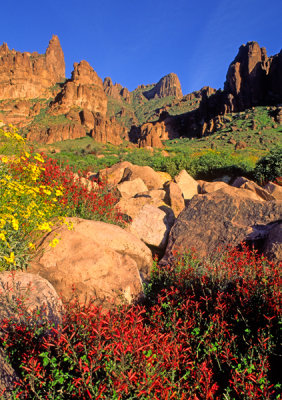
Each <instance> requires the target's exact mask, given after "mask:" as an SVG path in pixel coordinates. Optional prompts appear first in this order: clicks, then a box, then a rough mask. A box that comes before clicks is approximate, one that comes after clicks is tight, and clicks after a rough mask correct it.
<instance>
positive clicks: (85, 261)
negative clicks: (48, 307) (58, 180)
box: [27, 218, 152, 308]
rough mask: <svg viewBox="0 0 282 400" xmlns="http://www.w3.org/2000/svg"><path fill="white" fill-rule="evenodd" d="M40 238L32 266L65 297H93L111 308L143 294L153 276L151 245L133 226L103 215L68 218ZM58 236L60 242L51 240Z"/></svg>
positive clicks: (81, 299)
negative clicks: (144, 283) (110, 221)
mask: <svg viewBox="0 0 282 400" xmlns="http://www.w3.org/2000/svg"><path fill="white" fill-rule="evenodd" d="M67 222H68V225H69V226H70V225H72V226H73V229H71V230H70V229H69V228H68V227H67V226H66V224H63V225H60V226H58V227H55V228H54V229H53V230H52V232H50V233H49V234H47V235H45V236H44V237H43V239H41V241H40V242H39V245H38V247H37V252H36V255H35V257H34V259H33V260H32V262H31V263H30V265H29V266H28V268H27V270H28V271H29V272H32V273H36V274H39V275H40V276H42V277H44V278H45V279H47V280H48V281H49V282H51V283H52V285H53V286H54V288H55V289H56V291H57V293H59V294H60V295H61V296H62V298H63V299H64V300H67V301H68V300H70V299H71V298H72V296H73V290H72V286H73V285H75V289H76V295H77V296H78V299H79V302H81V303H85V302H86V303H87V302H88V301H89V300H90V299H93V300H94V302H95V303H96V304H102V305H104V306H105V307H106V308H107V307H108V306H109V305H111V304H112V303H113V302H114V303H115V304H117V303H121V302H126V303H132V302H133V301H135V300H136V299H137V298H139V297H141V296H142V295H143V289H142V281H143V280H145V279H148V277H149V274H150V271H151V267H152V256H151V252H150V250H149V249H148V247H147V246H146V245H145V244H144V243H143V242H142V241H141V240H139V239H138V238H136V237H135V236H134V235H133V234H131V233H130V232H126V231H125V230H124V229H122V228H120V227H118V226H115V225H111V224H106V223H104V222H98V221H88V220H83V219H79V218H68V219H67ZM55 238H58V240H59V243H58V244H57V245H56V247H50V245H49V244H50V242H51V241H53V239H55Z"/></svg>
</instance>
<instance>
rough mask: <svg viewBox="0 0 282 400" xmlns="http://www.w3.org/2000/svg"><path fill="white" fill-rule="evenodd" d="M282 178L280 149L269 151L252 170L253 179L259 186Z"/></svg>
mask: <svg viewBox="0 0 282 400" xmlns="http://www.w3.org/2000/svg"><path fill="white" fill-rule="evenodd" d="M281 176H282V147H278V148H277V149H275V150H271V151H270V152H269V154H267V155H266V156H264V157H262V158H261V159H260V160H259V161H258V162H257V164H256V167H255V169H254V178H255V180H257V181H258V182H259V183H260V184H264V183H266V182H269V181H274V180H275V179H276V178H278V177H281Z"/></svg>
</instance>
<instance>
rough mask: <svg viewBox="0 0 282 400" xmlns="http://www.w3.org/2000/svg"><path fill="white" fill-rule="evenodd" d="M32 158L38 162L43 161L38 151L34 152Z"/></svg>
mask: <svg viewBox="0 0 282 400" xmlns="http://www.w3.org/2000/svg"><path fill="white" fill-rule="evenodd" d="M34 159H35V160H37V161H39V162H42V163H44V158H43V157H42V156H41V155H40V154H38V153H36V154H35V156H34Z"/></svg>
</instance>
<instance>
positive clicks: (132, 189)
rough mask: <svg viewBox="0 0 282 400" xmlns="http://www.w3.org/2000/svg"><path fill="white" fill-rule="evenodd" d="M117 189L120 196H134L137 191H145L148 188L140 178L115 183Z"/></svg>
mask: <svg viewBox="0 0 282 400" xmlns="http://www.w3.org/2000/svg"><path fill="white" fill-rule="evenodd" d="M117 190H118V192H119V193H120V195H121V197H124V198H129V197H134V196H135V195H136V194H137V193H140V192H146V191H147V190H148V188H147V186H146V185H145V183H144V182H143V181H142V179H141V178H136V179H133V180H132V181H125V182H122V183H120V184H118V185H117Z"/></svg>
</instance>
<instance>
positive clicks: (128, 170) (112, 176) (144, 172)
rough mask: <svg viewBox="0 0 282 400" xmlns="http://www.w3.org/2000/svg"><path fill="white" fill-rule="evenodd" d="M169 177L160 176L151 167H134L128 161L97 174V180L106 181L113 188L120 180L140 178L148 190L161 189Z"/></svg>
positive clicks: (166, 175)
mask: <svg viewBox="0 0 282 400" xmlns="http://www.w3.org/2000/svg"><path fill="white" fill-rule="evenodd" d="M124 174H125V175H124ZM169 177H170V175H168V174H165V175H163V174H160V173H159V172H156V171H154V170H153V168H151V167H148V166H145V167H142V166H139V165H134V164H131V163H130V162H128V161H123V162H120V163H118V164H115V165H113V166H112V167H110V168H105V169H103V170H101V171H100V172H99V178H100V179H107V181H108V183H109V184H110V185H113V186H115V185H117V184H118V183H120V181H121V180H122V181H129V180H134V179H136V178H141V179H142V181H143V182H144V183H145V185H146V186H147V187H148V189H149V190H151V189H161V188H162V187H163V185H164V183H165V182H166V181H167V180H168V179H169Z"/></svg>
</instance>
